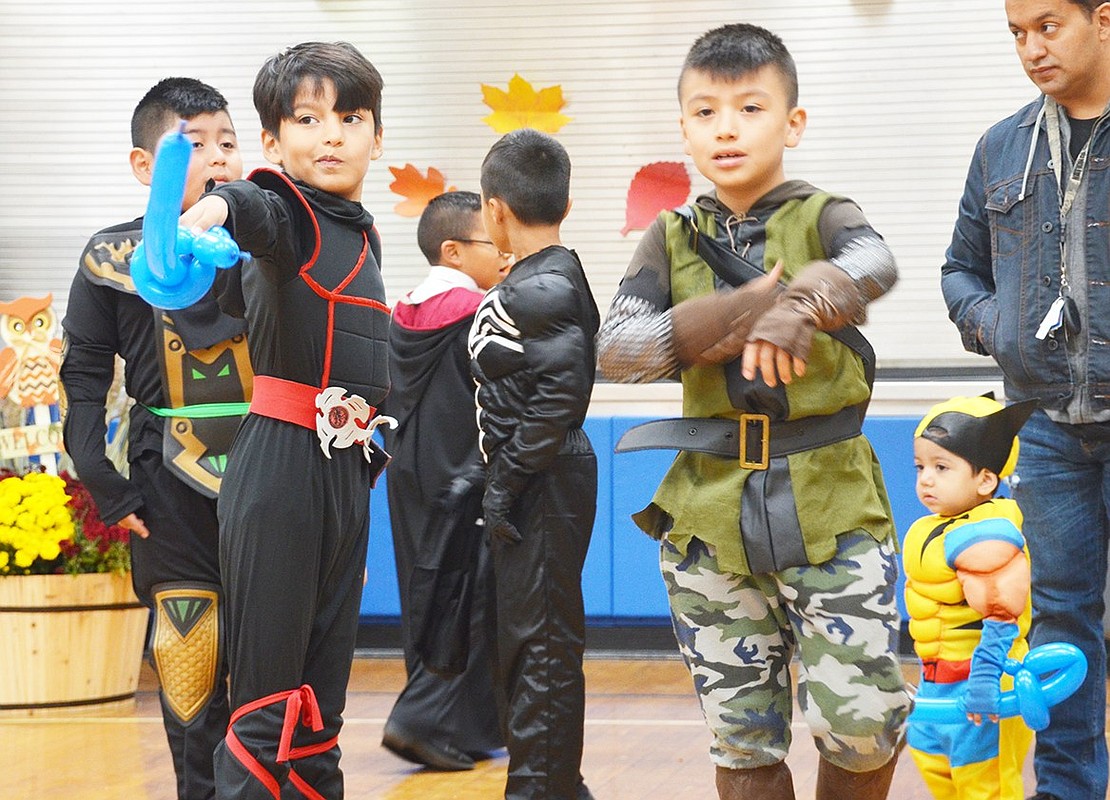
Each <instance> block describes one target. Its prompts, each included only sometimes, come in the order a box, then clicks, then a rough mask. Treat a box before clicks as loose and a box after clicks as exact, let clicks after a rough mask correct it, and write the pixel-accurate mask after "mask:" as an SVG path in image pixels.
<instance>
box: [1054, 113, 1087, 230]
mask: <svg viewBox="0 0 1110 800" xmlns="http://www.w3.org/2000/svg"><path fill="white" fill-rule="evenodd" d="M1046 106H1047V112H1048V113H1047V114H1046V115H1045V116H1046V117H1047V119H1046V122H1047V127H1048V149H1049V153H1050V154H1051V155H1052V171H1053V172H1055V173H1056V187H1057V193H1058V195H1059V198H1060V225H1061V226H1066V225H1067V217H1068V214H1069V213H1071V207H1072V205H1073V204H1074V203H1075V196H1076V195H1077V194H1078V193H1079V186H1080V185H1081V184H1082V183H1083V178H1084V177H1085V176H1086V174H1087V167H1088V165H1089V164H1090V159H1089V158H1088V156H1089V154H1090V151H1091V141H1092V140H1093V139H1094V128H1095V127H1097V125H1098V123H1097V122H1096V123H1095V126H1092V128H1091V136H1090V137H1089V138H1088V139H1087V142H1086V144H1084V145H1083V149H1082V150H1080V151H1079V155H1078V156H1076V158H1075V163H1074V164H1072V168H1071V172H1070V173H1069V174H1068V180H1067V183H1066V184H1065V183H1064V181H1063V169H1064V143H1063V137H1062V136H1061V135H1060V107H1059V106H1058V105H1056V104H1055V103H1048V104H1046Z"/></svg>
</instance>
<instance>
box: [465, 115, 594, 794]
mask: <svg viewBox="0 0 1110 800" xmlns="http://www.w3.org/2000/svg"><path fill="white" fill-rule="evenodd" d="M481 182H482V221H483V222H484V223H485V226H486V232H487V233H488V234H489V238H490V239H491V240H492V241H493V244H494V246H495V247H497V249H498V250H501V251H502V252H506V253H509V252H511V253H513V255H514V256H515V257H516V263H515V264H514V265H513V267H512V269H511V270H510V272H509V274H508V275H507V276H506V277H505V279H504V281H502V282H501V283H500V284H499V285H497V286H495V287H494V288H492V289H490V290H489V292H487V293H486V296H485V298H484V299H483V300H482V303H481V305H480V306H479V307H478V311H477V313H476V315H475V318H474V326H473V328H472V330H471V334H470V353H471V369H472V371H473V373H474V377H475V378H476V380H477V381H478V394H477V399H478V423H479V429H480V432H479V439H478V445H479V448H480V449H481V452H482V456H483V458H484V459H485V462H486V467H487V480H486V488H485V495H484V497H483V499H482V507H483V513H484V520H485V527H486V530H487V532H488V534H489V537H490V544H491V548H492V554H493V571H494V580H495V584H496V593H497V601H496V613H497V653H498V662H499V663H498V668H499V673H500V674H499V677H500V680H501V683H502V685H503V687H504V689H505V691H506V693H507V695H508V706H509V707H508V719H507V726H506V727H507V741H508V748H509V774H508V782H507V784H506V787H505V797H506V798H513V799H515V798H521V799H523V798H535V797H543V798H549V799H550V800H575V798H578V799H581V798H589V797H591V795H590V792H589V790H587V789H586V786H585V784H584V783H583V782H582V777H581V775H580V774H579V767H580V766H581V763H582V726H583V716H584V711H585V679H584V677H583V674H582V653H583V649H584V640H585V627H586V626H585V613H584V610H583V606H582V564H583V562H584V561H585V559H586V550H587V549H588V548H589V545H590V534H591V532H592V528H593V522H594V512H595V507H596V501H597V460H596V458H595V457H594V452H593V448H592V447H591V446H590V440H589V439H588V438H587V437H586V434H585V432H584V431H583V430H582V423H583V421H584V420H585V418H586V409H587V407H588V406H589V403H590V393H591V392H592V391H593V385H594V335H595V334H596V333H597V328H598V323H599V316H598V311H597V306H596V305H595V303H594V299H593V296H592V294H591V293H590V286H589V283H587V281H586V274H585V272H584V271H583V269H582V264H581V262H580V261H579V260H578V256H577V255H576V254H575V253H574V252H573V251H572V250H568V249H567V248H565V247H564V246H563V245H562V243H561V241H560V235H559V226H560V224H561V223H562V221H563V218H564V217H565V216H566V214H567V211H568V210H569V209H570V195H569V192H570V158H569V157H568V156H567V153H566V150H564V149H563V147H562V146H561V145H560V144H559V143H558V142H557V141H556V140H555V139H553V138H552V137H550V136H547V135H546V134H543V133H539V132H537V131H534V130H530V129H523V130H517V131H513V132H512V133H509V134H507V135H505V136H504V137H502V138H501V139H500V140H498V141H497V143H495V144H494V145H493V147H492V148H491V149H490V151H489V153H488V154H487V155H486V158H485V161H484V162H483V163H482V177H481Z"/></svg>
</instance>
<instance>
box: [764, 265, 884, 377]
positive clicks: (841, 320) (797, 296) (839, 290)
mask: <svg viewBox="0 0 1110 800" xmlns="http://www.w3.org/2000/svg"><path fill="white" fill-rule="evenodd" d="M862 311H863V300H862V298H861V297H860V293H859V289H857V288H856V284H855V282H854V281H853V280H852V278H851V276H849V275H848V273H846V272H845V271H844V270H842V269H840V268H839V267H836V266H834V265H833V264H830V263H829V262H828V261H814V262H813V263H812V264H810V265H809V266H808V267H806V268H805V269H804V270H803V271H802V272H801V273H799V274H798V275H797V277H795V278H794V280H792V281H791V282H790V284H789V285H788V286H787V287H786V291H785V292H783V293H782V294H781V295H780V296H779V298H778V301H777V302H776V303H775V305H774V307H773V308H771V310H769V311H768V312H767V313H766V314H764V315H763V316H762V317H760V318H759V320H758V321H757V322H756V323H755V325H754V326H752V330H751V333H749V334H748V341H749V342H756V341H766V342H770V343H771V344H773V345H777V346H778V347H780V348H782V349H783V350H785V351H786V352H788V353H789V354H790V355H792V356H794V357H795V358H800V359H802V360H803V361H804V360H806V359H807V358H809V350H810V347H811V346H812V344H813V332H814V331H815V330H820V331H835V330H838V329H840V328H843V327H844V326H845V325H847V324H849V323H850V322H851V321H852V320H853V319H855V318H856V316H857V315H858V314H859V313H860V312H862Z"/></svg>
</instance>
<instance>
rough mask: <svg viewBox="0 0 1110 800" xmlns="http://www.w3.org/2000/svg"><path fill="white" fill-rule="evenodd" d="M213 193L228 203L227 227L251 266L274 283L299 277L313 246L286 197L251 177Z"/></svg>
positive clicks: (227, 184)
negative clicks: (249, 257)
mask: <svg viewBox="0 0 1110 800" xmlns="http://www.w3.org/2000/svg"><path fill="white" fill-rule="evenodd" d="M212 194H215V195H218V196H219V197H222V198H223V199H224V201H225V202H226V203H227V205H228V218H227V222H226V223H225V227H226V228H227V229H228V231H229V232H230V233H231V235H232V237H233V238H234V239H235V241H236V243H237V244H238V245H239V249H240V250H246V251H248V252H249V253H250V254H251V256H252V257H253V258H252V260H251V262H250V264H251V267H252V268H255V267H257V268H258V269H260V270H261V271H262V273H263V274H264V275H265V276H266V278H267V279H268V280H270V281H272V282H273V283H284V282H286V281H289V280H293V279H294V278H296V277H297V274H298V272H299V270H300V268H301V266H302V265H303V264H304V263H305V260H306V258H307V255H308V254H309V253H311V250H312V246H311V245H309V244H308V239H307V232H306V231H305V230H304V229H303V228H304V226H303V225H298V224H297V223H298V222H299V217H298V216H297V215H295V214H294V213H293V209H292V208H291V207H290V206H289V204H288V203H287V202H286V201H285V200H284V199H283V198H281V197H279V196H278V195H277V194H276V193H274V192H271V191H269V190H268V189H263V188H262V187H260V186H258V185H257V184H254V183H251V182H250V181H232V182H231V183H225V184H224V185H223V186H217V187H216V188H215V189H213V190H212ZM314 242H315V240H314V239H313V243H314ZM306 247H307V248H308V250H307V251H306V249H305V248H306ZM222 307H223V306H222V304H221V308H222Z"/></svg>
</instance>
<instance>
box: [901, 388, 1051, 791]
mask: <svg viewBox="0 0 1110 800" xmlns="http://www.w3.org/2000/svg"><path fill="white" fill-rule="evenodd" d="M1035 408H1036V401H1035V400H1034V401H1026V402H1022V403H1018V404H1015V405H1011V406H1009V407H1003V406H1002V405H1001V404H1000V403H998V402H996V401H995V400H994V399H993V398H992V397H990V396H984V397H957V398H953V399H952V400H948V401H946V402H944V403H940V404H938V405H936V406H934V407H933V408H932V409H930V410H929V413H927V414H926V415H925V418H924V419H922V421H921V423H920V424H919V425H918V426H917V430H916V431H915V433H914V443H913V447H914V465H915V467H916V469H917V496H918V498H919V499H920V500H921V502H922V504H924V506H925V507H926V508H928V509H929V511H931V512H932V514H930V515H929V516H925V517H921V518H920V519H918V520H917V521H916V522H914V524H913V525H912V526H911V527H910V529H909V532H908V533H907V534H906V538H905V543H904V546H903V556H902V557H903V563H904V566H905V572H906V607H907V608H908V610H909V613H910V617H911V619H910V634H911V635H912V636H913V638H914V647H915V649H916V650H917V654H918V656H920V657H921V662H922V670H921V681H920V685H919V688H918V695H917V696H918V697H919V698H952V697H956V696H958V695H960V694H962V693H963V692H964V691H965V689H966V701H965V702H966V708H967V710H968V721H967V722H964V723H955V724H940V723H933V722H924V723H923V722H918V721H916V720H912V718H911V725H910V727H909V734H908V739H907V740H908V743H909V746H910V751H911V753H912V754H913V759H914V762H915V763H916V764H917V766H918V768H919V769H920V770H921V774H922V776H923V777H924V779H925V783H926V784H927V785H928V787H929V789H930V791H932V793H933V794H934V796H936V797H938V798H940V797H955V796H956V795H957V794H958V795H959V797H961V798H969V799H970V798H983V799H984V800H986V799H987V798H1001V799H1002V800H1020V799H1021V798H1023V797H1024V796H1025V794H1024V791H1023V787H1022V780H1021V769H1022V762H1023V761H1024V760H1025V755H1026V753H1027V752H1028V750H1029V745H1030V743H1031V742H1032V739H1033V732H1032V731H1031V730H1030V729H1029V728H1028V727H1027V726H1026V724H1025V722H1024V721H1023V720H1022V718H1021V717H1020V716H1016V717H1010V718H1007V719H1002V720H999V719H998V710H999V709H998V702H999V695H1000V678H1001V677H1002V665H1003V662H1004V661H1005V659H1006V658H1007V656H1009V657H1011V658H1015V659H1019V660H1020V659H1021V658H1023V657H1024V656H1025V654H1026V653H1028V652H1029V645H1028V643H1027V642H1026V640H1025V635H1026V633H1027V632H1028V630H1029V622H1030V616H1031V611H1030V598H1029V557H1028V553H1027V552H1026V549H1025V539H1024V538H1023V536H1022V534H1021V511H1020V510H1019V509H1018V507H1017V503H1015V502H1014V501H1013V500H1010V499H1005V498H997V497H995V496H994V494H995V492H996V490H997V489H998V485H999V479H1000V478H1004V477H1006V476H1007V475H1009V474H1010V473H1011V472H1013V469H1014V466H1015V465H1016V463H1017V456H1018V441H1017V438H1016V436H1017V432H1018V430H1019V429H1020V428H1021V426H1022V425H1023V424H1024V423H1025V420H1026V419H1027V418H1028V417H1029V415H1030V414H1031V413H1032V412H1033V410H1034V409H1035ZM1006 681H1007V688H1009V686H1010V685H1012V678H1010V677H1009V676H1007V677H1006ZM984 717H987V718H988V719H984Z"/></svg>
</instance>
